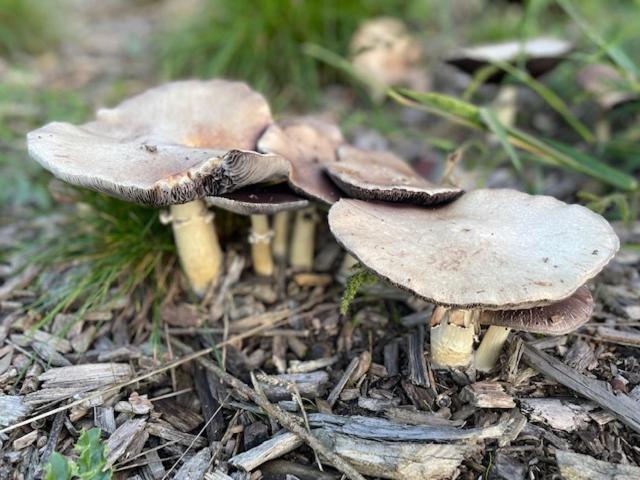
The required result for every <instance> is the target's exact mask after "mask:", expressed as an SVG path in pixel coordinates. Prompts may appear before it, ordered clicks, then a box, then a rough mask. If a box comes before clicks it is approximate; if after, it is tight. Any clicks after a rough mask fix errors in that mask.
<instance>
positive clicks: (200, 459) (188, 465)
mask: <svg viewBox="0 0 640 480" xmlns="http://www.w3.org/2000/svg"><path fill="white" fill-rule="evenodd" d="M209 460H211V451H210V450H209V449H208V448H203V449H202V450H200V451H199V452H198V453H196V454H195V455H194V456H193V457H191V458H190V459H189V460H187V461H186V462H184V465H182V467H180V470H178V471H177V472H176V474H175V476H174V477H173V480H195V479H198V478H203V477H204V473H205V472H206V471H207V469H208V468H209Z"/></svg>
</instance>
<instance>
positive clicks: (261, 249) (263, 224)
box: [249, 215, 273, 277]
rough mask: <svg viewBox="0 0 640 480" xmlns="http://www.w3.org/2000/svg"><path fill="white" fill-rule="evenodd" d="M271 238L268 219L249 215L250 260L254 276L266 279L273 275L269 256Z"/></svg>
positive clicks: (271, 233)
mask: <svg viewBox="0 0 640 480" xmlns="http://www.w3.org/2000/svg"><path fill="white" fill-rule="evenodd" d="M271 237H273V231H272V230H271V229H270V228H269V218H268V217H267V216H266V215H251V235H250V236H249V243H251V258H252V260H253V270H254V271H255V272H256V275H260V276H263V277H268V276H270V275H271V274H272V273H273V257H272V256H271Z"/></svg>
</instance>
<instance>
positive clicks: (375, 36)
mask: <svg viewBox="0 0 640 480" xmlns="http://www.w3.org/2000/svg"><path fill="white" fill-rule="evenodd" d="M349 53H350V57H351V63H352V64H353V66H354V67H355V69H356V70H358V71H359V72H360V73H361V74H363V75H365V76H366V77H369V78H371V79H372V80H374V81H375V82H377V83H379V84H381V86H384V87H390V86H399V85H402V86H408V87H411V88H412V89H414V90H419V91H424V90H427V89H428V86H429V80H428V74H427V71H426V69H425V68H424V65H423V57H424V52H423V49H422V45H421V44H420V42H419V41H418V40H417V39H416V38H414V37H413V36H412V35H411V33H410V32H409V29H408V28H407V26H406V25H405V24H404V23H403V22H402V21H401V20H399V19H397V18H392V17H379V18H373V19H370V20H367V21H365V22H363V23H362V24H361V25H360V27H358V30H357V31H356V32H355V33H354V34H353V37H352V38H351V43H350V45H349Z"/></svg>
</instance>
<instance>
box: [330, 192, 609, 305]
mask: <svg viewBox="0 0 640 480" xmlns="http://www.w3.org/2000/svg"><path fill="white" fill-rule="evenodd" d="M329 226H330V228H331V231H332V233H333V235H334V236H335V237H336V239H337V240H338V242H339V243H341V244H342V245H343V246H344V248H345V249H346V250H347V251H349V252H350V253H351V254H353V255H354V256H355V257H356V258H357V259H358V260H359V261H360V262H361V263H362V264H364V265H365V266H366V267H367V268H369V269H370V270H372V271H373V272H376V273H377V274H379V275H380V276H381V277H383V278H385V279H387V280H389V281H390V282H391V283H393V284H395V285H397V286H399V287H401V288H404V289H406V290H409V291H411V292H413V293H415V294H416V295H418V296H420V297H422V298H424V299H426V300H428V301H431V302H433V303H437V304H441V305H446V306H452V307H458V308H478V309H483V310H485V309H488V310H512V309H524V308H532V307H538V306H543V305H549V304H551V303H554V302H559V301H561V300H564V299H565V298H567V297H570V296H571V295H572V294H573V293H574V292H575V291H576V290H577V289H578V288H579V287H580V286H582V285H584V283H585V282H586V281H587V280H589V279H590V278H592V277H593V276H595V275H597V274H598V272H600V270H602V268H603V267H604V266H605V265H606V264H607V263H608V262H609V260H610V259H611V258H612V257H613V256H614V254H615V252H616V251H617V250H618V247H619V241H618V237H617V236H616V234H615V233H614V231H613V229H612V228H611V226H610V225H609V223H608V222H607V221H606V220H605V219H604V218H602V217H601V216H600V215H597V214H596V213H593V212H592V211H591V210H588V209H587V208H584V207H581V206H579V205H567V204H566V203H563V202H561V201H559V200H556V199H555V198H552V197H547V196H532V195H528V194H525V193H521V192H517V191H515V190H508V189H505V190H475V191H471V192H468V193H466V194H464V195H463V196H461V197H460V198H459V199H458V200H456V201H455V202H451V203H449V204H447V205H444V206H442V207H438V208H434V209H427V208H419V207H413V206H409V205H397V204H396V205H393V204H389V203H384V204H383V203H370V202H364V201H362V200H352V199H342V200H340V201H339V202H338V203H336V204H335V205H333V206H332V207H331V210H330V211H329Z"/></svg>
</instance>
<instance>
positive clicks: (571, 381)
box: [523, 345, 640, 432]
mask: <svg viewBox="0 0 640 480" xmlns="http://www.w3.org/2000/svg"><path fill="white" fill-rule="evenodd" d="M523 358H524V359H525V360H526V361H527V362H528V363H529V364H530V365H531V366H532V367H533V368H535V369H536V370H538V371H539V372H540V373H542V374H543V375H546V376H548V377H549V378H552V379H553V380H555V381H556V382H559V383H561V384H563V385H564V386H566V387H567V388H570V389H571V390H573V391H575V392H577V393H578V394H580V395H582V396H583V397H585V398H587V399H589V400H591V401H592V402H594V403H596V404H598V405H600V406H601V407H602V408H604V409H606V410H608V411H609V412H611V413H612V414H613V415H615V416H616V417H617V418H618V419H619V420H620V421H621V422H623V423H624V424H625V425H628V426H629V427H631V428H632V429H634V430H635V431H636V432H640V402H637V401H635V400H633V399H632V398H630V397H628V396H627V395H624V394H621V395H614V394H613V393H611V392H610V391H609V390H608V389H607V387H606V386H605V385H606V384H605V383H604V382H602V381H599V380H595V379H593V378H588V377H586V376H584V375H582V374H581V373H578V372H576V371H575V370H573V369H572V368H570V367H568V366H566V365H565V364H564V363H562V362H560V361H558V360H557V359H555V358H554V357H552V356H551V355H548V354H546V353H544V352H542V351H540V350H538V349H537V348H535V347H532V346H531V345H525V348H524V352H523Z"/></svg>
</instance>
